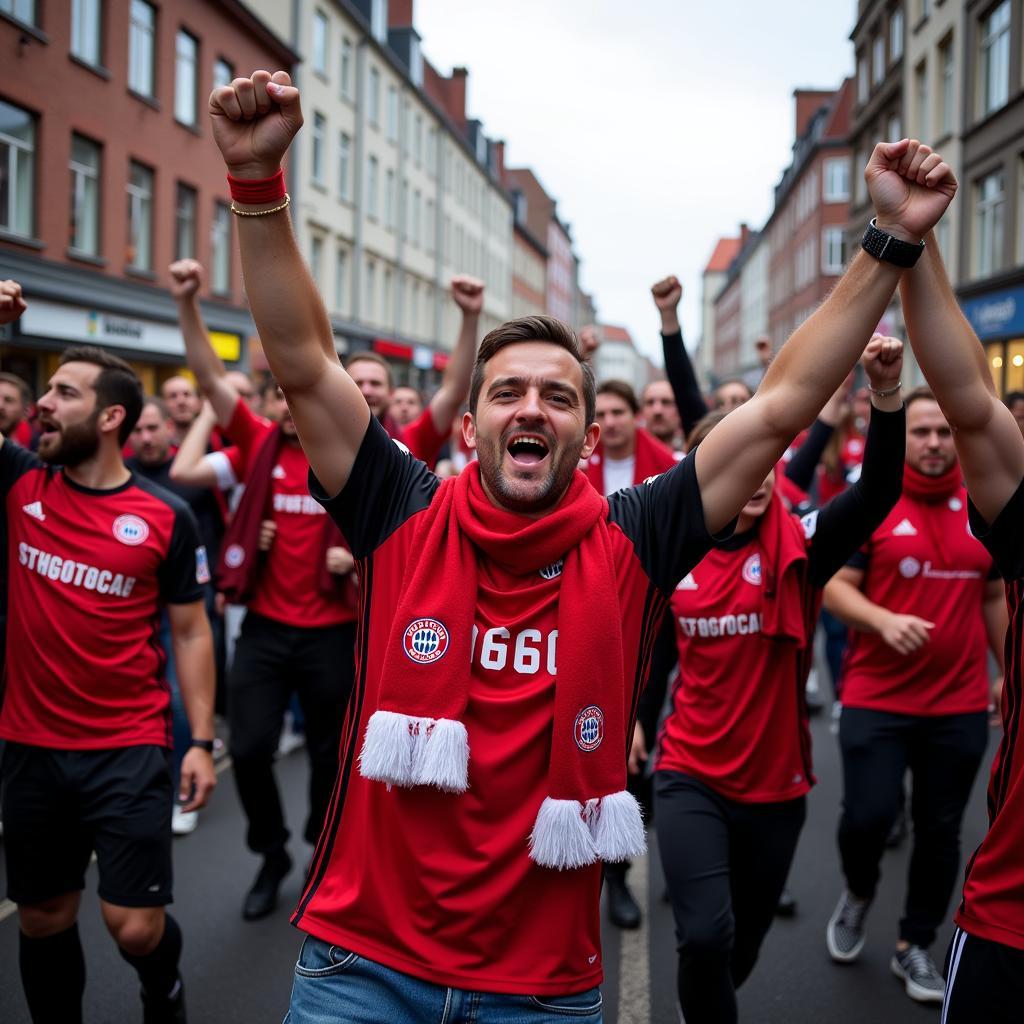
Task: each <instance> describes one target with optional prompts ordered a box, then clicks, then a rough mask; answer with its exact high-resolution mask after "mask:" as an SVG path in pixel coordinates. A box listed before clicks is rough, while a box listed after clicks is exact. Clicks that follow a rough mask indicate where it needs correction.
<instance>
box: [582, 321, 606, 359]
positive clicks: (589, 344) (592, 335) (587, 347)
mask: <svg viewBox="0 0 1024 1024" xmlns="http://www.w3.org/2000/svg"><path fill="white" fill-rule="evenodd" d="M579 339H580V355H581V356H583V358H584V359H585V360H588V361H589V359H590V357H591V356H592V355H593V354H594V353H595V352H596V351H597V347H598V345H600V344H601V336H600V335H599V334H598V333H597V328H596V327H595V326H594V325H593V324H587V326H586V327H581V328H580V332H579Z"/></svg>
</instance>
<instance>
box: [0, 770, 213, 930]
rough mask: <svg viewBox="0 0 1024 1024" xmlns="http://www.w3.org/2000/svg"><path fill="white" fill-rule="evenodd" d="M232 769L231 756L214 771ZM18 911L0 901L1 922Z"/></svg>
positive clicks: (13, 904)
mask: <svg viewBox="0 0 1024 1024" xmlns="http://www.w3.org/2000/svg"><path fill="white" fill-rule="evenodd" d="M230 767H231V758H230V756H225V757H222V758H221V759H220V760H219V761H218V762H217V763H216V764H215V765H214V766H213V770H214V771H215V772H216V773H217V774H218V775H222V774H223V773H224V772H226V771H227V770H228V769H229V768H230ZM95 859H96V854H95V853H94V854H93V855H92V857H91V858H90V860H89V863H90V864H91V863H92V862H93V861H94V860H95ZM17 909H18V904H17V903H12V902H11V901H10V900H0V921H6V920H7V918H9V917H10V916H11V915H12V914H14V913H15V911H17Z"/></svg>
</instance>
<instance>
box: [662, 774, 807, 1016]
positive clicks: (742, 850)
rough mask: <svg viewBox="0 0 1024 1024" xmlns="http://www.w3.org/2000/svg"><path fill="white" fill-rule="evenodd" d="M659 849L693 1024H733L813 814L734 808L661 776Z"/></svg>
mask: <svg viewBox="0 0 1024 1024" xmlns="http://www.w3.org/2000/svg"><path fill="white" fill-rule="evenodd" d="M654 803H655V808H656V810H655V814H656V817H657V822H658V826H657V830H656V831H657V835H658V849H659V851H660V853H661V864H662V867H663V868H664V871H665V879H666V881H667V882H668V891H669V896H670V897H671V898H672V912H673V914H674V915H675V921H676V940H677V944H678V949H679V968H678V974H677V984H678V988H679V1005H680V1006H681V1007H682V1010H683V1016H684V1017H685V1018H686V1024H712V1022H713V1024H732V1022H734V1021H735V1020H736V989H737V988H738V987H739V986H740V985H741V984H743V982H744V981H745V980H746V978H747V977H748V975H749V974H750V972H751V970H752V969H753V967H754V963H755V962H756V960H757V955H758V952H759V950H760V948H761V943H762V941H763V940H764V937H765V935H766V934H767V933H768V929H769V928H770V927H771V923H772V919H773V917H774V915H775V908H776V906H777V905H778V902H779V896H780V895H781V894H782V890H783V888H784V886H785V884H786V877H787V875H788V874H789V868H790V865H791V864H792V862H793V854H794V852H795V851H796V843H797V839H798V837H799V835H800V830H801V829H802V828H803V824H804V818H805V817H806V813H807V808H806V801H805V799H804V797H799V798H797V799H796V800H785V801H782V802H780V803H762V804H746V803H739V802H737V801H735V800H727V799H726V798H725V797H723V796H720V795H719V794H718V793H716V792H715V791H714V790H712V789H711V788H710V787H708V786H706V785H704V783H702V782H699V781H698V780H697V779H694V778H692V777H691V776H689V775H683V774H682V773H680V772H670V771H658V772H655V773H654Z"/></svg>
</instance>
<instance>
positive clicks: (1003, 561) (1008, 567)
mask: <svg viewBox="0 0 1024 1024" xmlns="http://www.w3.org/2000/svg"><path fill="white" fill-rule="evenodd" d="M967 510H968V515H969V517H970V524H971V533H973V534H974V536H975V537H977V538H978V540H980V541H981V543H982V544H984V545H985V547H986V548H987V549H988V553H989V554H990V555H991V556H992V557H993V559H995V563H996V568H997V569H998V570H999V575H1000V576H1002V577H1003V579H1004V580H1006V581H1007V582H1009V581H1010V580H1019V579H1020V578H1021V577H1022V576H1024V530H1022V529H1021V522H1022V521H1024V480H1022V481H1021V482H1020V485H1019V486H1018V488H1017V490H1016V491H1014V493H1013V497H1012V498H1010V500H1009V501H1008V502H1007V503H1006V506H1005V507H1004V508H1003V511H1002V512H1000V513H999V515H997V516H996V519H995V522H994V523H992V525H991V526H990V525H989V524H988V523H986V522H985V519H984V517H983V516H982V514H981V513H980V512H979V511H978V510H977V509H976V508H975V507H974V502H973V501H968V503H967Z"/></svg>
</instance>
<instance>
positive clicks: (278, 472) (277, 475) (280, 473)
mask: <svg viewBox="0 0 1024 1024" xmlns="http://www.w3.org/2000/svg"><path fill="white" fill-rule="evenodd" d="M270 475H271V476H272V477H273V478H274V479H275V480H283V479H284V478H285V477H286V476H287V475H288V474H287V473H286V472H285V471H284V466H280V465H278V466H275V467H274V471H273V472H272V473H271V474H270Z"/></svg>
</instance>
